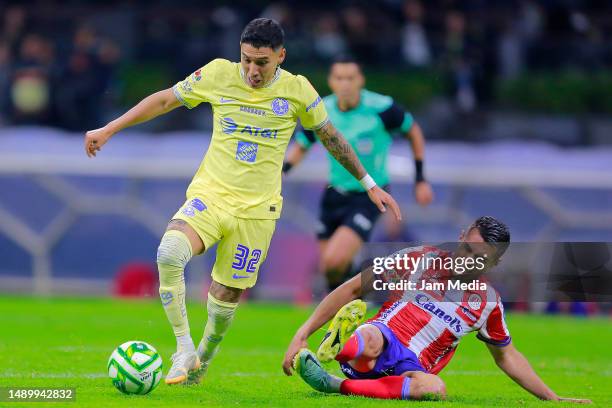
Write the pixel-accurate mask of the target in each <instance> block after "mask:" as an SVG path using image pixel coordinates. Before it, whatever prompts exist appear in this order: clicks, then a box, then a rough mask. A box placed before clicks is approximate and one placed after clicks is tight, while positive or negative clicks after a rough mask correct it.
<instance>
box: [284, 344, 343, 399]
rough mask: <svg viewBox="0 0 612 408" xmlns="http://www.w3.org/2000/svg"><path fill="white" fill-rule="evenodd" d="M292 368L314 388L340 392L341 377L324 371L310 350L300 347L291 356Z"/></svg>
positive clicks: (328, 391) (326, 391)
mask: <svg viewBox="0 0 612 408" xmlns="http://www.w3.org/2000/svg"><path fill="white" fill-rule="evenodd" d="M293 368H294V369H295V371H296V372H297V373H298V374H299V375H300V377H302V380H304V382H305V383H306V384H308V385H310V386H311V387H312V388H314V389H315V390H317V391H321V392H325V393H337V392H340V384H341V383H342V379H340V378H338V377H336V376H333V375H331V374H329V373H328V372H327V371H325V369H324V368H323V367H321V363H319V360H317V357H316V356H315V354H314V353H313V352H312V351H310V350H308V349H305V348H304V349H301V350H300V351H299V352H298V353H297V354H296V355H295V357H294V358H293Z"/></svg>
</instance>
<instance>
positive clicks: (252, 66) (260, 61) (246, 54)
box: [240, 44, 286, 88]
mask: <svg viewBox="0 0 612 408" xmlns="http://www.w3.org/2000/svg"><path fill="white" fill-rule="evenodd" d="M285 54H286V51H285V48H284V47H280V48H279V49H278V50H276V51H275V50H273V49H272V48H270V47H261V48H255V47H253V46H252V45H251V44H240V64H241V65H242V70H243V71H244V75H245V77H246V80H247V82H248V84H249V86H251V87H252V88H261V87H262V86H264V85H265V84H267V83H268V82H269V81H270V80H272V78H273V77H274V73H275V72H276V67H278V66H279V65H280V64H282V62H283V61H284V60H285Z"/></svg>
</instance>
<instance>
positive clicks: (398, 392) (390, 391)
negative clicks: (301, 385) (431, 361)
mask: <svg viewBox="0 0 612 408" xmlns="http://www.w3.org/2000/svg"><path fill="white" fill-rule="evenodd" d="M293 368H294V369H295V371H296V372H297V373H298V374H299V376H300V377H301V378H302V380H304V382H305V383H306V384H308V385H310V386H311V387H312V388H314V389H315V390H317V391H320V392H324V393H328V394H331V393H340V394H344V395H360V396H362V397H369V398H380V399H403V400H408V399H414V400H426V399H434V400H435V399H444V398H445V397H446V389H445V386H444V382H443V381H442V380H441V379H440V377H438V376H437V375H433V374H427V373H422V372H410V373H405V374H404V375H393V376H388V377H381V378H376V379H372V380H349V379H341V378H338V377H336V376H334V375H331V374H329V373H328V372H327V371H325V369H324V368H323V367H321V363H319V361H318V360H317V357H316V356H315V355H314V353H313V352H312V351H310V350H308V349H302V350H300V351H299V352H298V354H296V356H295V358H294V360H293Z"/></svg>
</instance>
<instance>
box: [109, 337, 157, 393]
mask: <svg viewBox="0 0 612 408" xmlns="http://www.w3.org/2000/svg"><path fill="white" fill-rule="evenodd" d="M108 376H109V377H110V378H111V380H112V381H113V385H114V386H115V388H117V389H118V390H119V391H121V392H122V393H124V394H148V393H149V392H151V391H152V390H153V389H154V388H155V387H157V384H159V381H160V380H161V378H162V359H161V357H160V355H159V353H158V352H157V350H155V348H154V347H153V346H151V345H150V344H147V343H145V342H144V341H128V342H125V343H123V344H122V345H120V346H119V347H117V348H116V349H115V351H113V354H111V356H110V358H109V359H108Z"/></svg>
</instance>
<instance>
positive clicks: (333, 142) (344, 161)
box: [315, 123, 366, 179]
mask: <svg viewBox="0 0 612 408" xmlns="http://www.w3.org/2000/svg"><path fill="white" fill-rule="evenodd" d="M315 133H316V134H317V136H318V137H319V140H320V141H321V143H323V146H325V148H326V149H327V150H328V151H329V152H330V153H331V155H332V156H334V157H335V158H336V160H338V163H340V164H341V165H342V166H343V167H344V168H345V169H347V170H348V172H349V173H351V174H352V175H353V177H355V178H356V179H361V178H362V177H363V176H365V174H366V171H365V169H364V168H363V166H362V165H361V162H360V161H359V158H357V155H356V154H355V151H354V150H353V148H352V147H351V145H350V144H349V143H348V142H347V141H346V139H345V138H344V136H342V134H341V133H340V132H339V131H338V130H337V129H336V128H335V127H334V126H333V125H332V124H331V123H328V124H326V125H325V126H323V127H322V128H321V129H318V130H316V131H315Z"/></svg>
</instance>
